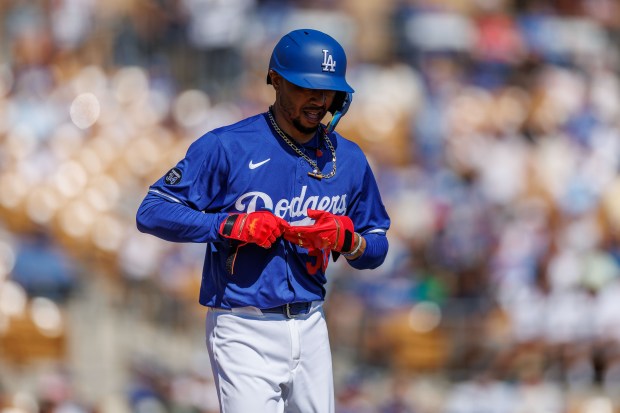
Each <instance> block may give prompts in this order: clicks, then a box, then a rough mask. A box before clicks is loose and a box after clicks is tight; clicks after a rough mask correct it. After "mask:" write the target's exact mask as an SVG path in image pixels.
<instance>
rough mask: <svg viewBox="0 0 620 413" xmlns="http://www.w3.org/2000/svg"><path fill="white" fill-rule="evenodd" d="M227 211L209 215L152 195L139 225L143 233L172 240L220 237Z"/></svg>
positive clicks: (139, 214)
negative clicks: (221, 223) (220, 227)
mask: <svg viewBox="0 0 620 413" xmlns="http://www.w3.org/2000/svg"><path fill="white" fill-rule="evenodd" d="M225 216H226V214H205V213H202V212H200V211H196V210H194V209H192V208H190V207H188V206H186V205H183V204H180V203H176V202H171V201H168V200H166V199H164V198H162V197H160V196H158V195H154V194H148V195H147V196H146V197H145V198H144V200H143V201H142V204H141V205H140V207H139V208H138V212H137V214H136V224H137V227H138V230H140V231H141V232H144V233H147V234H151V235H155V236H157V237H159V238H162V239H165V240H167V241H172V242H211V241H217V240H220V237H219V234H218V231H217V228H218V227H219V222H221V221H222V220H223V219H224V217H225Z"/></svg>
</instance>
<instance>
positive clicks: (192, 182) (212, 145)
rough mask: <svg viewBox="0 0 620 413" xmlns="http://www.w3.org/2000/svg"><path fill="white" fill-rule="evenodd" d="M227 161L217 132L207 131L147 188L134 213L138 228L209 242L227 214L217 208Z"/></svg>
mask: <svg viewBox="0 0 620 413" xmlns="http://www.w3.org/2000/svg"><path fill="white" fill-rule="evenodd" d="M228 173H229V165H228V160H227V156H226V152H225V150H224V148H223V147H222V145H221V143H220V141H219V139H218V138H217V136H216V135H214V134H212V133H208V134H206V135H204V136H202V137H201V138H199V139H198V140H196V141H195V142H194V143H192V144H191V145H190V147H189V149H188V150H187V153H186V155H185V158H183V159H182V160H181V161H180V162H178V163H177V165H176V166H175V167H174V168H172V169H170V170H169V171H168V172H167V173H166V174H165V175H164V176H162V177H161V178H160V179H159V180H157V182H155V183H154V184H153V185H151V187H150V188H149V191H148V194H147V196H146V197H145V198H144V200H143V201H142V203H141V205H140V207H139V208H138V212H137V215H136V222H137V226H138V229H139V230H140V231H142V232H145V233H149V234H152V235H155V236H157V237H160V238H163V239H165V240H168V241H174V242H210V241H216V240H218V239H219V235H218V228H219V224H220V222H221V221H222V220H223V219H224V218H225V217H226V215H227V214H225V213H221V212H219V210H220V209H221V207H222V205H223V202H224V197H225V194H226V182H227V176H228Z"/></svg>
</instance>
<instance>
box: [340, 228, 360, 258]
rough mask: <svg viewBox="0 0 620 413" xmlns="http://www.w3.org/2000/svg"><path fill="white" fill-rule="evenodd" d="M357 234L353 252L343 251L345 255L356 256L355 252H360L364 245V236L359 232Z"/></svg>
mask: <svg viewBox="0 0 620 413" xmlns="http://www.w3.org/2000/svg"><path fill="white" fill-rule="evenodd" d="M355 234H357V242H356V243H355V248H353V250H352V251H351V252H341V254H342V256H343V257H352V256H354V255H355V254H357V253H358V252H359V250H360V248H361V247H362V236H361V235H360V234H358V233H357V232H356V233H355ZM354 236H355V235H354Z"/></svg>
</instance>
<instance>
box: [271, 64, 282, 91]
mask: <svg viewBox="0 0 620 413" xmlns="http://www.w3.org/2000/svg"><path fill="white" fill-rule="evenodd" d="M269 79H270V82H269V83H271V84H272V85H273V87H274V89H275V90H278V89H279V88H280V84H281V82H282V76H280V75H279V74H278V72H276V71H275V70H273V69H269Z"/></svg>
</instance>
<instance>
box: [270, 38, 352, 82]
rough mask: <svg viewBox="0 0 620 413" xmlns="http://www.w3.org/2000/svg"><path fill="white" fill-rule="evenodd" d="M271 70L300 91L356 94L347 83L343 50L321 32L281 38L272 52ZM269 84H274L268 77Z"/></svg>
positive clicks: (345, 57)
mask: <svg viewBox="0 0 620 413" xmlns="http://www.w3.org/2000/svg"><path fill="white" fill-rule="evenodd" d="M269 69H273V70H275V71H276V72H278V73H279V74H280V75H281V76H282V77H284V78H285V79H286V80H288V81H289V82H291V83H294V84H296V85H297V86H300V87H305V88H307V89H324V90H336V91H339V92H348V93H353V88H352V87H351V86H349V84H348V83H347V81H346V79H345V73H346V71H347V56H346V55H345V53H344V49H343V48H342V46H340V44H339V43H338V42H337V41H336V40H335V39H334V38H333V37H331V36H329V35H327V34H325V33H323V32H320V31H318V30H312V29H300V30H294V31H292V32H290V33H288V34H287V35H285V36H284V37H282V39H280V41H279V42H278V44H277V45H276V47H275V48H274V49H273V53H272V54H271V60H270V61H269ZM267 83H271V79H270V78H269V75H267Z"/></svg>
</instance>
